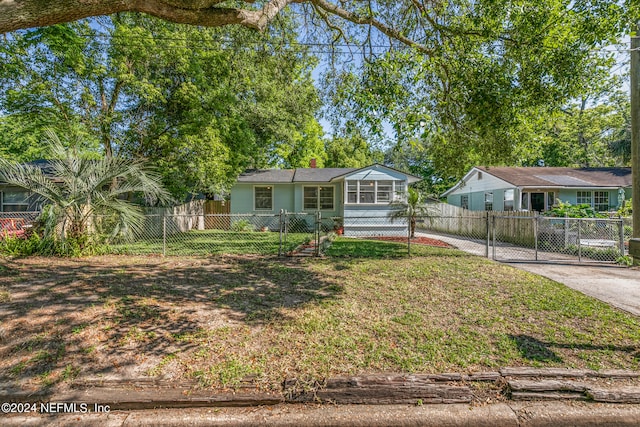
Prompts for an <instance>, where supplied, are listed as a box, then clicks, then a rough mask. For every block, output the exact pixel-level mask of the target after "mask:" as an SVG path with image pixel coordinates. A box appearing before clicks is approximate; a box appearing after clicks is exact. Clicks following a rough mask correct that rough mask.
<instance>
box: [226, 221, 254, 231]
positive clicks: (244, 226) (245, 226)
mask: <svg viewBox="0 0 640 427" xmlns="http://www.w3.org/2000/svg"><path fill="white" fill-rule="evenodd" d="M231 231H236V232H243V231H253V224H251V222H250V221H249V220H247V219H241V220H238V221H236V222H234V223H233V224H231Z"/></svg>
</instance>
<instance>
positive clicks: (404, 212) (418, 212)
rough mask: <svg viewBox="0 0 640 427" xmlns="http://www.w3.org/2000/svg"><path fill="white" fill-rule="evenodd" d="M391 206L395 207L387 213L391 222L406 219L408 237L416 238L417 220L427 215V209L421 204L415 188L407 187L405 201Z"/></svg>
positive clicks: (420, 196)
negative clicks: (408, 231)
mask: <svg viewBox="0 0 640 427" xmlns="http://www.w3.org/2000/svg"><path fill="white" fill-rule="evenodd" d="M391 205H392V206H394V207H395V210H393V211H392V212H391V213H389V218H390V219H391V221H395V220H396V219H401V218H402V219H405V218H408V219H409V227H410V228H409V230H410V235H409V236H410V238H412V239H413V238H414V237H416V222H417V218H418V217H419V216H427V215H428V214H429V210H428V209H427V207H426V206H424V205H423V204H422V195H421V194H420V193H419V192H418V190H416V189H415V188H411V187H409V190H408V192H407V198H406V200H403V201H397V202H393V203H392V204H391Z"/></svg>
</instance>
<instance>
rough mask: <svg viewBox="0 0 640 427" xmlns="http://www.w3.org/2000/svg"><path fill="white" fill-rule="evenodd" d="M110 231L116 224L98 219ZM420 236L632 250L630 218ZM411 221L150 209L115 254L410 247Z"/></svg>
mask: <svg viewBox="0 0 640 427" xmlns="http://www.w3.org/2000/svg"><path fill="white" fill-rule="evenodd" d="M38 216H39V213H38V212H0V239H2V238H6V237H7V236H10V237H22V236H24V235H25V233H26V232H28V230H29V229H30V228H31V227H32V226H33V224H34V222H35V221H36V220H37V218H38ZM94 226H95V228H96V229H97V230H99V231H100V230H102V231H103V232H104V233H103V234H105V235H107V234H108V229H110V228H111V229H112V227H113V224H112V223H111V222H110V221H109V219H108V218H96V220H95V221H94ZM414 226H415V236H416V237H429V238H435V239H438V240H441V241H443V242H445V243H448V244H450V245H452V246H454V247H456V248H458V249H461V250H464V251H466V252H469V253H473V254H476V255H479V256H485V257H491V258H493V259H495V260H500V261H548V262H554V261H562V262H571V261H576V260H577V261H578V262H594V261H595V262H616V261H618V260H619V259H620V257H623V256H625V255H626V254H627V251H628V244H629V239H630V238H631V236H632V220H631V218H617V219H600V218H597V219H593V218H554V217H544V216H537V215H535V216H531V215H530V214H529V215H526V213H509V214H496V213H487V212H483V213H479V212H473V213H469V214H467V215H464V214H463V215H443V214H439V215H429V216H421V217H417V218H416V219H415V223H414ZM411 228H412V221H411V220H410V219H409V218H406V217H401V218H391V217H388V216H354V217H350V216H347V217H323V216H322V215H321V214H320V213H289V212H286V211H282V212H281V213H279V214H263V215H239V214H201V213H196V214H193V213H190V214H162V215H160V214H152V215H146V216H145V221H144V225H143V227H142V228H141V230H140V231H139V232H136V233H133V234H132V235H130V236H129V238H128V239H124V238H120V239H110V241H109V247H110V250H111V252H113V253H116V254H136V255H137V254H139V255H143V254H164V255H207V254H256V255H281V256H282V255H299V254H303V255H310V256H313V255H319V254H320V253H322V252H323V249H324V248H325V247H326V246H327V245H328V244H329V243H330V241H331V239H329V238H328V237H329V236H330V234H332V233H335V235H343V236H344V237H348V238H354V239H356V240H357V239H378V240H387V241H395V242H398V243H404V244H406V245H407V251H408V252H409V253H410V248H411V239H409V236H410V233H411Z"/></svg>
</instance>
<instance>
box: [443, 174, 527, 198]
mask: <svg viewBox="0 0 640 427" xmlns="http://www.w3.org/2000/svg"><path fill="white" fill-rule="evenodd" d="M478 173H481V174H482V179H478ZM466 178H467V179H466V182H465V185H463V186H459V187H458V188H456V189H455V190H454V191H452V192H451V193H449V195H453V194H456V195H463V194H469V193H476V192H484V191H495V190H502V189H505V188H507V189H508V188H515V187H514V186H513V185H512V184H509V183H508V182H506V181H503V180H501V179H500V178H496V177H495V176H493V175H491V174H489V173H487V172H484V171H478V170H474V172H473V173H472V174H471V175H470V176H467V177H466Z"/></svg>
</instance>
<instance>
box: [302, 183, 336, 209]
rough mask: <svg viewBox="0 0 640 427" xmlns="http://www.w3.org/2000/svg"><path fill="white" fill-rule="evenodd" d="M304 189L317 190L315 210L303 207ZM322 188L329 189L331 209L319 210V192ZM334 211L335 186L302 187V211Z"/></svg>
mask: <svg viewBox="0 0 640 427" xmlns="http://www.w3.org/2000/svg"><path fill="white" fill-rule="evenodd" d="M305 188H316V189H317V190H318V194H317V195H316V206H315V208H307V207H305V206H304V199H305V197H304V190H305ZM323 188H330V189H331V208H322V209H321V208H320V206H321V204H320V190H321V189H323ZM335 209H336V189H335V186H333V185H303V186H302V210H304V211H308V210H313V211H327V212H330V211H334V210H335Z"/></svg>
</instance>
